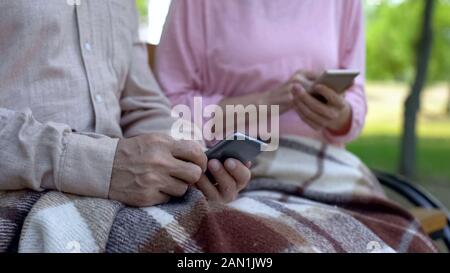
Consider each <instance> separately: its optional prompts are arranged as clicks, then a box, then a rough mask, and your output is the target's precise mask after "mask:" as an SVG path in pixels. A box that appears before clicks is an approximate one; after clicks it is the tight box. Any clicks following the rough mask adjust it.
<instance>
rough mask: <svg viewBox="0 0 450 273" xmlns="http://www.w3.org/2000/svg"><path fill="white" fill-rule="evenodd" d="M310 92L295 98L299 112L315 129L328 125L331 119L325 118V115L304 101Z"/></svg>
mask: <svg viewBox="0 0 450 273" xmlns="http://www.w3.org/2000/svg"><path fill="white" fill-rule="evenodd" d="M305 95H307V96H309V94H304V95H302V97H300V94H299V97H298V98H297V99H296V100H294V105H295V109H296V111H297V113H298V114H299V115H300V117H301V118H302V119H303V120H304V121H305V122H307V123H308V125H310V126H311V127H312V128H313V129H315V130H319V129H322V128H323V127H327V125H328V123H329V119H327V118H324V117H323V116H321V115H319V114H317V113H315V112H314V111H313V110H311V108H310V107H309V106H308V105H307V104H306V103H305V102H304V96H305Z"/></svg>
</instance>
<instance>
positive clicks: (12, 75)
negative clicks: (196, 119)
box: [0, 0, 172, 197]
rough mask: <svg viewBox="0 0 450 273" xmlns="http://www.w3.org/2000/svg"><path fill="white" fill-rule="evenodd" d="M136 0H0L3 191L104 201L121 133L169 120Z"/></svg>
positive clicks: (136, 132) (144, 130) (144, 129)
mask: <svg viewBox="0 0 450 273" xmlns="http://www.w3.org/2000/svg"><path fill="white" fill-rule="evenodd" d="M134 2H135V1H134V0H76V1H75V0H0V190H16V189H23V188H31V189H35V190H43V189H55V190H59V191H64V192H69V193H75V194H81V195H87V196H96V197H107V196H108V190H109V183H110V178H111V170H112V165H113V159H114V154H115V150H116V146H117V143H118V139H119V138H121V137H132V136H136V135H140V134H144V133H149V132H153V131H166V130H167V129H168V128H169V126H170V125H171V124H172V123H171V122H172V119H171V118H170V108H169V103H168V101H167V99H166V98H165V97H164V96H163V95H162V93H161V91H160V89H159V87H158V85H157V83H156V82H155V80H154V77H153V75H152V74H151V72H150V69H149V68H148V65H147V53H146V48H145V45H144V44H142V43H140V42H139V37H138V36H139V35H138V14H137V12H136V7H135V3H134ZM74 3H79V5H76V4H74Z"/></svg>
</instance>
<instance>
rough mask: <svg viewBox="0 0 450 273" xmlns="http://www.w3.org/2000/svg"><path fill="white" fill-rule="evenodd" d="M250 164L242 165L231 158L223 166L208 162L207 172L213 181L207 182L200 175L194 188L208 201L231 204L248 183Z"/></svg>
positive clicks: (216, 162)
mask: <svg viewBox="0 0 450 273" xmlns="http://www.w3.org/2000/svg"><path fill="white" fill-rule="evenodd" d="M250 164H251V163H250V162H249V163H247V165H244V164H242V163H241V162H240V161H239V160H236V159H231V158H229V159H227V160H226V161H225V164H223V165H222V164H221V163H220V161H218V160H216V159H213V160H210V161H209V162H208V170H209V171H210V173H211V174H212V176H213V177H214V179H215V181H209V179H208V177H207V176H206V175H202V177H201V178H200V181H199V182H198V183H197V184H196V185H195V186H196V187H197V188H198V189H199V190H200V191H202V192H203V194H204V195H205V196H206V198H207V199H208V200H210V201H217V202H221V203H228V202H231V201H233V200H235V199H236V197H237V195H238V193H239V192H240V191H241V190H243V189H244V188H245V187H246V186H247V184H248V182H249V181H250V177H251V173H250V170H249V168H250Z"/></svg>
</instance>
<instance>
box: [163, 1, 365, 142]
mask: <svg viewBox="0 0 450 273" xmlns="http://www.w3.org/2000/svg"><path fill="white" fill-rule="evenodd" d="M336 68H349V69H358V70H360V71H361V72H362V73H361V75H360V76H359V77H358V78H357V79H356V81H355V85H354V86H353V87H352V88H351V89H350V90H349V91H348V92H347V94H346V100H347V101H348V102H349V103H350V105H351V106H352V111H353V115H352V116H353V120H352V126H351V129H350V131H349V132H348V133H347V134H346V135H343V136H334V135H332V134H331V133H329V132H328V131H326V130H324V131H321V132H320V131H315V130H314V129H312V128H310V127H309V126H308V125H307V124H306V123H304V122H303V121H302V120H301V119H300V117H299V116H298V115H297V114H296V113H295V112H294V111H293V110H292V111H289V112H286V113H285V114H283V115H281V117H280V133H281V134H282V135H283V134H284V135H286V134H293V135H300V136H307V137H312V138H316V139H321V140H325V141H328V142H330V143H335V144H344V143H346V142H349V141H351V140H353V139H354V138H356V137H357V136H358V135H359V133H360V132H361V130H362V128H363V126H364V120H365V116H366V112H367V105H366V98H365V93H364V71H365V37H364V20H363V13H362V4H361V1H360V0H345V1H341V0H339V1H330V0H282V1H280V0H226V1H223V0H182V1H179V0H175V1H172V6H171V8H170V11H169V15H168V17H167V22H166V25H165V29H164V33H163V36H162V39H161V44H160V46H159V47H158V50H157V54H156V74H157V77H158V79H159V82H160V84H161V86H162V88H163V89H164V90H165V92H166V94H167V96H168V97H169V98H170V100H171V101H172V103H173V104H174V105H175V104H187V105H189V106H191V107H192V106H193V97H194V96H202V97H203V103H204V105H208V104H218V102H219V101H220V100H221V99H222V98H223V97H232V96H239V95H243V94H248V93H253V92H263V91H266V90H269V89H272V88H275V87H278V86H279V85H281V84H283V83H284V82H286V81H287V80H288V79H289V78H290V77H291V76H292V74H293V73H294V72H296V71H297V70H299V69H305V70H312V71H315V72H317V73H320V72H322V71H323V70H325V69H336Z"/></svg>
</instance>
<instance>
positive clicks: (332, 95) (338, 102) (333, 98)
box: [313, 84, 345, 109]
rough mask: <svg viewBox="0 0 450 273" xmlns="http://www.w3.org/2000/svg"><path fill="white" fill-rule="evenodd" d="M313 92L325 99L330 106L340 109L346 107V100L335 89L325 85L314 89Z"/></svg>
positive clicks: (316, 86) (319, 85)
mask: <svg viewBox="0 0 450 273" xmlns="http://www.w3.org/2000/svg"><path fill="white" fill-rule="evenodd" d="M313 90H314V91H315V92H317V93H318V94H320V95H322V96H323V97H325V99H326V100H327V103H328V104H329V105H332V106H335V107H337V108H338V109H342V108H343V107H344V106H345V102H344V98H343V97H342V96H340V95H339V94H338V93H336V91H334V90H333V89H331V88H328V87H327V86H325V85H322V84H318V85H315V86H314V87H313Z"/></svg>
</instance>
